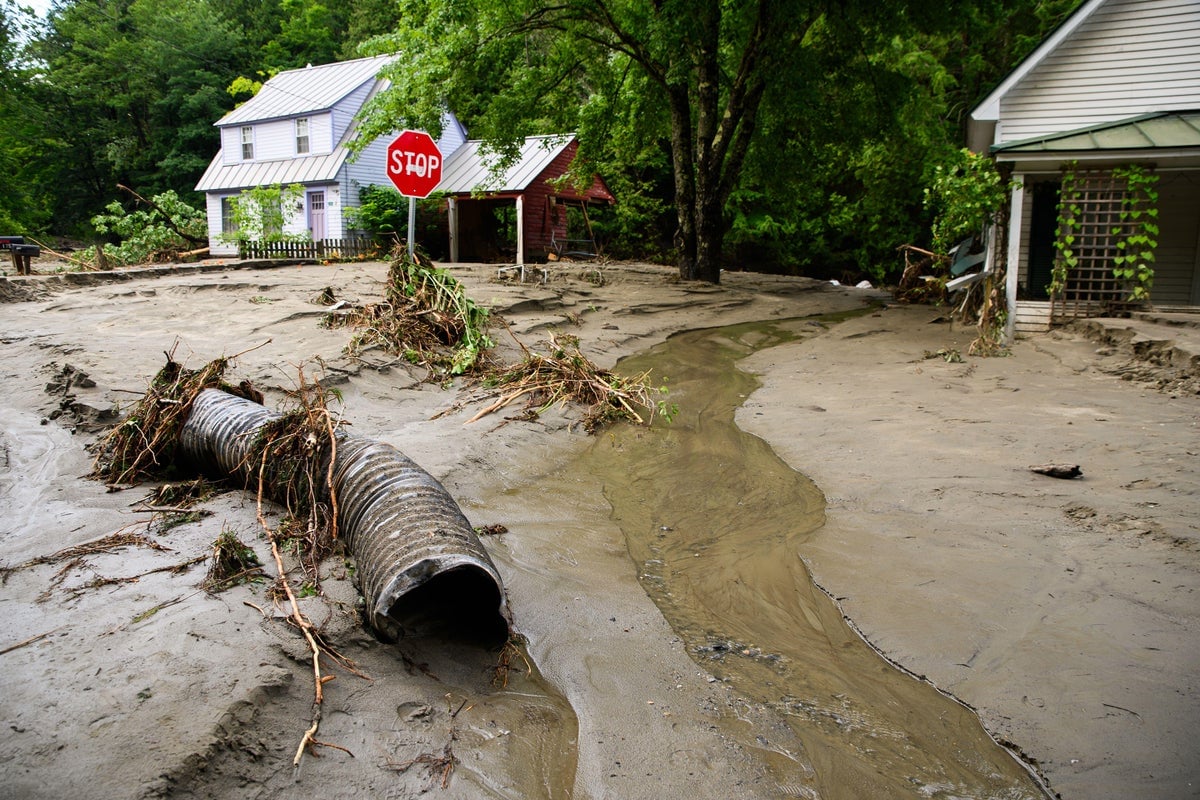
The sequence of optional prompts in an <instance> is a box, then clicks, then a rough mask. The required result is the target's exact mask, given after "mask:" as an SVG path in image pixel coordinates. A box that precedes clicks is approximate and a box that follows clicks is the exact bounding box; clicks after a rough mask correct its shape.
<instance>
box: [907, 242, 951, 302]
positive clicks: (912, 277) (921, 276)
mask: <svg viewBox="0 0 1200 800" xmlns="http://www.w3.org/2000/svg"><path fill="white" fill-rule="evenodd" d="M898 249H899V250H900V251H901V252H903V253H904V272H903V273H902V274H901V276H900V283H899V284H897V286H896V290H895V292H894V296H895V298H896V299H897V300H899V301H900V302H902V303H928V304H930V305H940V304H941V303H944V302H946V281H947V280H948V279H949V277H950V276H949V275H948V274H947V269H948V268H949V266H950V257H949V256H947V255H945V254H943V253H935V252H933V251H931V250H924V249H922V248H920V247H917V246H915V245H911V244H905V245H901V246H900V247H899V248H898Z"/></svg>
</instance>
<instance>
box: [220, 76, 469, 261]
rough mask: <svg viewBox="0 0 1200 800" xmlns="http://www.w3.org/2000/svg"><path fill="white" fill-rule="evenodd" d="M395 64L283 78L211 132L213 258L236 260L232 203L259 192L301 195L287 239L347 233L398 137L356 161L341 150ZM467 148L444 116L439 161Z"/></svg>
mask: <svg viewBox="0 0 1200 800" xmlns="http://www.w3.org/2000/svg"><path fill="white" fill-rule="evenodd" d="M393 58H394V57H393V56H376V57H373V58H360V59H355V60H353V61H343V62H339V63H336V64H325V65H322V66H316V67H313V66H309V67H305V68H303V69H294V70H289V71H287V72H281V73H279V74H278V75H276V76H275V77H273V78H271V79H270V80H269V81H267V82H266V83H265V84H263V87H262V89H261V90H260V91H259V92H258V94H257V95H255V96H254V97H253V98H251V99H250V100H248V101H246V102H245V103H243V104H242V105H240V106H238V107H237V108H236V109H234V110H233V111H230V112H229V113H228V114H226V115H225V116H224V117H222V118H221V119H220V120H218V121H217V122H216V123H215V125H216V127H217V128H218V129H219V130H220V132H221V148H220V150H219V151H218V152H217V155H216V156H215V157H214V158H213V160H212V163H211V164H209V166H208V169H207V170H206V171H205V172H204V175H203V177H201V178H200V182H199V183H198V184H197V185H196V190H197V191H200V192H204V194H205V198H206V206H207V210H208V238H209V250H210V253H211V254H212V255H214V256H221V255H237V244H236V242H233V241H231V237H234V236H236V231H235V230H234V229H233V220H232V217H231V214H230V212H231V210H232V208H231V205H230V201H231V199H232V198H234V197H237V196H238V195H239V194H240V193H241V192H242V191H243V190H246V189H250V188H254V187H259V186H274V185H282V186H290V185H292V184H299V185H301V186H302V187H303V195H302V198H301V200H300V201H299V205H298V207H297V208H295V209H285V222H284V231H285V232H286V233H291V234H301V235H303V234H305V233H307V234H309V235H310V236H311V238H312V239H313V240H316V241H321V240H337V239H342V238H343V237H345V236H347V235H348V234H349V233H351V231H350V230H349V229H348V227H347V221H346V215H345V211H346V209H348V208H354V207H356V206H357V205H358V190H359V188H360V187H362V186H368V185H371V184H384V185H386V184H387V183H388V181H387V177H386V174H385V170H384V159H385V152H386V149H387V145H388V143H389V142H390V141H391V140H392V139H393V138H394V136H381V137H379V138H378V139H376V140H375V141H374V142H372V143H371V144H370V145H368V146H367V147H366V149H365V150H363V151H362V152H361V153H359V155H358V157H357V158H355V159H353V160H352V159H351V158H350V151H349V149H348V148H347V144H348V143H349V142H350V141H352V140H353V139H354V138H355V136H357V126H356V124H355V118H356V116H357V115H358V113H359V111H361V109H362V107H363V104H364V103H366V102H367V100H368V99H370V98H371V97H373V96H374V95H375V94H376V93H377V92H379V91H380V90H381V89H383V88H385V87H386V86H387V81H386V80H384V79H381V78H379V77H378V73H379V70H380V69H382V68H383V66H384V65H385V64H387V63H388V62H389V61H391V60H392V59H393ZM397 133H399V131H397ZM466 139H467V135H466V131H465V130H464V129H463V127H462V125H460V124H459V122H458V120H457V119H456V118H454V116H453V115H451V114H447V115H446V116H445V118H444V119H443V133H442V137H441V139H439V140H438V145H439V147H440V148H441V150H442V153H443V155H444V156H445V157H448V156H449V155H450V154H451V153H453V152H454V151H455V150H457V149H458V148H459V147H460V146H461V145H462V144H463V142H465V141H466Z"/></svg>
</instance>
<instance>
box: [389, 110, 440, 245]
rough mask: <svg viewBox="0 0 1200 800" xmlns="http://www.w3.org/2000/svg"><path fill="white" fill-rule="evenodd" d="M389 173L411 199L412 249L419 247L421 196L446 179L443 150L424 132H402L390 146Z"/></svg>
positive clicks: (428, 193)
mask: <svg viewBox="0 0 1200 800" xmlns="http://www.w3.org/2000/svg"><path fill="white" fill-rule="evenodd" d="M387 176H388V180H390V181H391V182H392V183H393V184H394V185H395V187H396V189H397V190H398V191H399V192H400V194H401V195H403V196H404V197H407V198H408V252H409V254H412V253H413V252H414V250H413V249H414V248H415V247H416V239H417V235H416V227H417V199H418V198H425V197H428V196H429V195H430V193H432V192H433V188H434V187H435V186H437V185H438V184H439V183H441V181H442V151H441V150H439V149H438V146H437V142H435V141H434V140H433V137H432V136H430V135H429V134H428V133H425V132H424V131H402V132H401V133H400V135H399V136H397V137H396V139H395V140H394V141H393V142H392V143H391V144H389V145H388V148H387Z"/></svg>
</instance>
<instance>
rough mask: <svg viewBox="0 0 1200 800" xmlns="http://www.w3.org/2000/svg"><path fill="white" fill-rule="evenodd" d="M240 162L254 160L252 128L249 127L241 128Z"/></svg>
mask: <svg viewBox="0 0 1200 800" xmlns="http://www.w3.org/2000/svg"><path fill="white" fill-rule="evenodd" d="M242 160H243V161H253V160H254V128H252V127H250V126H249V125H247V126H246V127H244V128H242Z"/></svg>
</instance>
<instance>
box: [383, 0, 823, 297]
mask: <svg viewBox="0 0 1200 800" xmlns="http://www.w3.org/2000/svg"><path fill="white" fill-rule="evenodd" d="M402 6H403V12H404V13H403V15H402V27H401V29H400V30H398V31H397V32H395V33H394V34H391V35H389V36H385V37H381V38H379V39H376V40H375V41H374V43H373V45H372V47H373V49H374V50H375V51H376V52H380V51H386V50H391V51H394V52H398V53H400V54H401V55H402V56H403V57H402V59H400V60H399V61H398V63H397V65H396V66H395V67H394V68H393V69H392V71H391V72H390V77H391V78H392V79H393V81H394V83H393V87H392V89H391V90H389V91H388V92H386V93H384V94H383V95H381V96H380V97H378V98H377V99H376V103H375V107H374V109H373V111H372V113H371V115H370V117H369V121H368V123H367V126H366V129H367V131H368V133H369V134H381V133H384V132H386V131H387V130H389V129H390V128H392V127H394V123H395V121H396V119H398V118H399V119H402V120H404V121H406V122H408V123H409V124H415V125H421V126H423V127H427V128H435V129H436V127H437V117H438V115H439V114H440V110H441V103H442V102H448V103H449V104H450V106H451V107H452V108H454V110H455V111H456V112H458V113H460V114H462V115H463V116H464V117H465V118H466V119H467V120H468V122H469V123H470V124H471V126H472V128H473V132H477V131H479V129H480V127H482V129H483V135H484V136H485V137H487V138H492V139H496V140H497V141H500V142H508V143H511V142H513V141H515V138H516V137H517V136H519V135H521V134H523V133H525V132H527V131H528V130H529V129H530V128H531V127H533V126H536V125H537V123H538V122H540V121H543V120H546V119H547V118H556V121H559V122H565V123H571V122H572V121H573V122H575V124H576V126H578V125H579V124H580V122H581V120H579V118H578V113H579V110H580V109H586V108H587V107H588V106H589V105H590V104H592V103H594V102H596V101H597V95H600V94H602V93H604V92H606V91H608V92H610V95H609V96H608V97H607V101H608V102H610V103H611V102H612V101H613V100H614V99H617V98H618V97H619V93H620V92H621V91H623V90H625V89H626V88H627V86H626V85H625V83H624V81H617V82H615V83H614V82H613V81H612V80H611V78H612V76H614V75H624V76H625V77H626V79H628V78H629V75H630V73H631V72H635V73H637V78H639V80H637V85H638V86H639V87H640V88H641V89H642V90H643V91H645V92H648V93H649V98H650V100H651V103H652V104H653V105H655V106H657V109H659V111H658V112H657V113H656V114H655V115H654V116H655V117H657V118H658V119H661V120H663V121H665V123H666V133H667V136H668V139H669V143H670V155H671V168H672V174H673V178H674V192H675V197H674V201H675V208H676V222H677V232H676V237H675V238H676V241H675V245H676V257H677V260H678V264H679V269H680V275H681V277H683V278H684V279H688V280H694V279H699V280H705V281H712V282H716V281H718V280H719V277H720V268H721V252H722V243H723V240H724V235H725V231H726V228H727V224H726V219H725V207H726V203H727V201H728V199H729V196H730V193H731V192H732V190H733V188H734V186H735V185H736V183H737V180H738V176H739V174H740V172H741V169H742V165H743V162H744V160H745V158H746V154H747V152H748V149H749V146H750V142H751V141H752V139H753V137H754V131H755V127H756V121H757V115H758V111H759V106H760V104H761V102H762V99H763V95H764V92H765V89H766V86H767V83H768V82H769V81H770V80H771V79H773V78H778V77H782V76H783V75H784V74H785V71H786V70H788V69H789V67H790V65H792V64H793V63H794V57H795V54H796V53H797V52H798V51H800V50H801V49H802V47H803V44H804V39H805V37H806V35H807V34H808V33H809V31H810V30H811V29H812V27H813V26H814V25H815V24H816V23H817V22H818V21H819V20H820V19H821V16H822V7H821V5H820V3H818V2H807V1H806V0H743V1H742V2H729V1H728V0H725V1H724V2H722V0H701V1H700V2H697V0H655V2H645V0H522V1H521V2H511V0H497V2H470V3H468V2H463V1H462V0H407V2H405V3H403V4H402ZM614 91H615V92H616V94H615V95H614V94H611V92H614ZM572 111H573V112H574V113H575V116H576V119H575V120H571V119H569V116H570V113H571V112H572ZM586 144H587V142H586V140H585V146H586Z"/></svg>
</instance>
